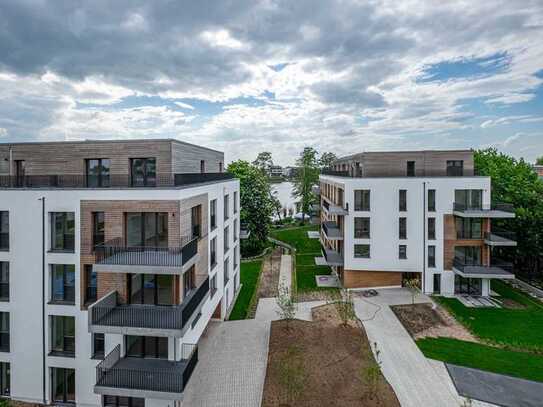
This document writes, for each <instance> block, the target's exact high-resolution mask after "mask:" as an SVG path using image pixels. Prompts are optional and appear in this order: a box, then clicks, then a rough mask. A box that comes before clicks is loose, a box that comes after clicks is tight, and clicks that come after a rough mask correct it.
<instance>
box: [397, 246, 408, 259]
mask: <svg viewBox="0 0 543 407" xmlns="http://www.w3.org/2000/svg"><path fill="white" fill-rule="evenodd" d="M398 259H400V260H407V245H406V244H401V245H398Z"/></svg>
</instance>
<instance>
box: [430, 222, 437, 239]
mask: <svg viewBox="0 0 543 407" xmlns="http://www.w3.org/2000/svg"><path fill="white" fill-rule="evenodd" d="M428 240H436V218H428Z"/></svg>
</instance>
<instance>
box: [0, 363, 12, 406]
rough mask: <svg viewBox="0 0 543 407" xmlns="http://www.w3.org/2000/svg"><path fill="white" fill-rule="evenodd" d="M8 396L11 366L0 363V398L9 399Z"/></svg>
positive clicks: (9, 393)
mask: <svg viewBox="0 0 543 407" xmlns="http://www.w3.org/2000/svg"><path fill="white" fill-rule="evenodd" d="M6 390H7V391H6ZM10 395H11V364H10V362H0V397H9V396H10Z"/></svg>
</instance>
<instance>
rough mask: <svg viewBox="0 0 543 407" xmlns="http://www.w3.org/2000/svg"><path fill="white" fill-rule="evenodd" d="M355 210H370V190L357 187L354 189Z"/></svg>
mask: <svg viewBox="0 0 543 407" xmlns="http://www.w3.org/2000/svg"><path fill="white" fill-rule="evenodd" d="M354 210H355V211H369V210H370V190H369V189H357V190H355V191H354Z"/></svg>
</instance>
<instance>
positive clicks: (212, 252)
mask: <svg viewBox="0 0 543 407" xmlns="http://www.w3.org/2000/svg"><path fill="white" fill-rule="evenodd" d="M209 252H210V255H209V261H210V269H213V268H214V267H215V266H216V265H217V238H216V237H214V238H213V239H211V245H210V249H209Z"/></svg>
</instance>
